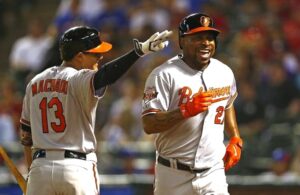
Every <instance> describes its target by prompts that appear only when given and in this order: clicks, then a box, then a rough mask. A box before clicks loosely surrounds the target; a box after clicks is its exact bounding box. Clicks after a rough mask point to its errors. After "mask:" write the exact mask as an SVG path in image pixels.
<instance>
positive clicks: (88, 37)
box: [59, 26, 112, 61]
mask: <svg viewBox="0 0 300 195" xmlns="http://www.w3.org/2000/svg"><path fill="white" fill-rule="evenodd" d="M99 34H100V33H99V32H98V31H97V30H96V29H93V28H90V27H87V26H76V27H72V28H70V29H69V30H67V31H66V32H65V33H64V34H63V35H62V37H61V38H60V41H59V50H60V55H61V58H62V60H65V61H68V60H71V59H72V58H73V57H74V56H75V55H76V54H77V53H79V52H83V51H85V52H91V53H105V52H108V51H109V50H110V49H111V48H112V45H111V44H110V43H107V42H104V41H101V40H100V36H99Z"/></svg>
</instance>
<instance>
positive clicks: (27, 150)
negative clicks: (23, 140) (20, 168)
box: [24, 146, 32, 170]
mask: <svg viewBox="0 0 300 195" xmlns="http://www.w3.org/2000/svg"><path fill="white" fill-rule="evenodd" d="M24 156H25V161H26V165H27V169H28V170H29V168H30V166H31V163H32V153H31V147H29V146H24Z"/></svg>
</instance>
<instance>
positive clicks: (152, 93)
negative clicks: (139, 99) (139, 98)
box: [143, 87, 158, 102]
mask: <svg viewBox="0 0 300 195" xmlns="http://www.w3.org/2000/svg"><path fill="white" fill-rule="evenodd" d="M157 95H158V92H157V91H156V89H155V87H147V89H146V90H145V93H144V97H143V100H144V101H145V102H149V101H150V100H152V99H154V98H156V97H157Z"/></svg>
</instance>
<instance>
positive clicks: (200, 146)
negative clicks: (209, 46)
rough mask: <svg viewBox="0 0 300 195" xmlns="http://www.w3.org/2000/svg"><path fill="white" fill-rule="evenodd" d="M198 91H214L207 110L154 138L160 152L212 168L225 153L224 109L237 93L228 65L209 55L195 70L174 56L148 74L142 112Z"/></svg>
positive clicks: (182, 100) (160, 108) (164, 106)
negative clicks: (201, 68) (207, 59)
mask: <svg viewBox="0 0 300 195" xmlns="http://www.w3.org/2000/svg"><path fill="white" fill-rule="evenodd" d="M201 91H210V92H212V94H213V104H212V105H211V106H209V110H208V111H207V112H203V113H200V114H198V115H196V116H194V117H190V118H188V119H186V120H183V121H182V122H180V123H179V124H177V125H176V126H174V127H172V128H171V129H169V130H168V131H165V132H161V133H159V134H157V137H156V140H155V145H156V149H157V152H158V153H159V154H160V155H161V156H163V157H165V158H174V159H177V160H178V161H180V162H182V163H185V164H188V165H190V166H192V167H194V168H197V169H204V168H211V167H213V166H214V165H216V164H217V163H220V161H221V160H222V158H223V157H224V154H225V145H224V143H223V141H224V115H225V109H226V108H228V107H230V106H231V105H232V103H233V101H234V99H235V98H236V96H237V91H236V83H235V78H234V75H233V72H232V71H231V69H230V68H229V67H228V66H226V65H225V64H223V63H222V62H220V61H218V60H216V59H213V58H212V59H211V60H210V64H209V65H208V66H207V68H205V69H204V71H199V70H194V69H192V68H190V67H189V66H188V65H187V64H185V62H184V61H182V59H181V57H180V56H176V57H173V58H172V59H170V60H168V61H167V62H165V63H164V64H162V65H161V66H159V67H157V68H156V69H154V70H153V71H152V73H151V74H150V75H149V77H148V79H147V81H146V85H145V91H144V99H143V114H142V115H143V116H144V115H147V114H151V113H155V112H159V111H172V110H175V109H177V108H178V107H179V106H180V104H182V103H186V102H187V101H189V100H191V98H192V96H193V95H194V94H196V93H198V92H201Z"/></svg>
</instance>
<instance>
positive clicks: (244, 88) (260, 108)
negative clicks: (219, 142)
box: [235, 81, 266, 139]
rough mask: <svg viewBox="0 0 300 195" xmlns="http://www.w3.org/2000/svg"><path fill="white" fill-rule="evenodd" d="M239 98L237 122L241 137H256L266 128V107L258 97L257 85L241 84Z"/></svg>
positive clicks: (244, 82) (243, 82) (245, 82)
mask: <svg viewBox="0 0 300 195" xmlns="http://www.w3.org/2000/svg"><path fill="white" fill-rule="evenodd" d="M239 89H240V90H239V98H238V99H237V102H236V107H235V108H236V112H237V113H238V115H237V122H238V124H239V128H240V132H241V135H242V136H243V137H244V138H245V139H246V138H248V137H253V136H254V137H255V136H256V135H257V134H258V133H259V132H260V131H262V130H263V128H264V127H265V126H266V123H265V120H264V114H265V111H264V105H263V104H262V102H261V101H260V99H259V97H257V92H256V88H255V85H254V84H253V83H251V82H249V81H242V82H240V83H239Z"/></svg>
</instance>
